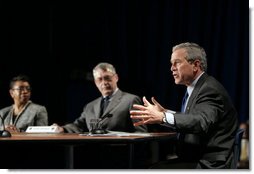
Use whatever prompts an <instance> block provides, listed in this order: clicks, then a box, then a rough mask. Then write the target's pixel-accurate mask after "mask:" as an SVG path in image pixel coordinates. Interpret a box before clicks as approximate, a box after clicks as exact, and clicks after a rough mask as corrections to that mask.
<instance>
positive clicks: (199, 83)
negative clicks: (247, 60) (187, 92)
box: [185, 73, 208, 113]
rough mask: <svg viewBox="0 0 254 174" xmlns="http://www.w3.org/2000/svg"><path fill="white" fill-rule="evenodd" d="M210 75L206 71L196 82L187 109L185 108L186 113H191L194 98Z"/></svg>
mask: <svg viewBox="0 0 254 174" xmlns="http://www.w3.org/2000/svg"><path fill="white" fill-rule="evenodd" d="M207 77H208V75H207V74H206V73H204V74H203V75H202V76H201V77H200V78H199V80H198V82H197V83H196V85H195V87H194V90H193V91H192V93H191V96H190V98H189V100H188V103H187V106H186V109H185V113H189V110H190V107H191V104H192V103H193V101H194V99H195V98H196V96H197V95H198V92H199V89H200V88H201V86H202V85H203V83H204V82H205V80H206V79H207Z"/></svg>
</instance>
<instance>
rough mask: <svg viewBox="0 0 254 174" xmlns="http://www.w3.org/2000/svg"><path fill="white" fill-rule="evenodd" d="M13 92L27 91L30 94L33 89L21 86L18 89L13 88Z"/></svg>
mask: <svg viewBox="0 0 254 174" xmlns="http://www.w3.org/2000/svg"><path fill="white" fill-rule="evenodd" d="M12 90H17V91H25V90H27V91H29V92H30V91H31V90H32V88H31V87H30V86H20V87H18V88H12Z"/></svg>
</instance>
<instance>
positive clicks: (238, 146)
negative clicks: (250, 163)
mask: <svg viewBox="0 0 254 174" xmlns="http://www.w3.org/2000/svg"><path fill="white" fill-rule="evenodd" d="M244 131H245V130H244V129H238V130H237V132H236V135H235V143H234V147H233V153H234V159H233V165H232V169H237V164H238V162H239V160H240V154H241V141H242V137H243V133H244Z"/></svg>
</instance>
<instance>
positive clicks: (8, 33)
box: [0, 0, 249, 123]
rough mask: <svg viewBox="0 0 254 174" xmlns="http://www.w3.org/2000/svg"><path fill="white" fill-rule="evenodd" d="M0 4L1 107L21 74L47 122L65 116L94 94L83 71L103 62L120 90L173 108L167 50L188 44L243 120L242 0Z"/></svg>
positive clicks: (245, 37)
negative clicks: (203, 57) (199, 50)
mask: <svg viewBox="0 0 254 174" xmlns="http://www.w3.org/2000/svg"><path fill="white" fill-rule="evenodd" d="M0 10H1V13H2V20H1V23H2V27H1V28H2V31H1V42H2V45H3V47H2V49H1V60H2V61H1V62H2V63H1V64H0V68H1V69H0V72H1V73H0V98H1V100H0V106H1V108H2V107H5V106H8V105H11V104H12V101H11V99H10V96H9V93H8V84H9V80H10V79H11V78H12V77H13V76H15V75H17V74H19V73H23V74H27V75H28V76H30V78H31V80H32V87H33V91H32V100H33V101H34V102H36V103H39V104H42V105H45V106H46V107H47V109H48V112H49V120H50V123H52V122H60V123H61V122H62V123H65V122H69V121H72V120H74V119H75V118H77V117H79V116H80V113H81V112H82V108H83V106H84V105H85V104H86V103H87V102H89V101H90V100H92V99H94V98H96V97H98V96H100V94H99V92H98V91H97V89H96V87H95V85H94V84H93V81H92V76H91V71H92V68H93V67H94V66H95V65H96V64H97V63H99V62H104V61H106V62H110V63H112V64H114V65H115V67H116V69H117V72H118V74H119V76H120V80H119V88H120V89H122V90H124V91H128V92H131V93H135V94H137V95H139V96H140V97H142V96H146V97H147V98H148V99H150V97H152V96H154V97H155V98H156V99H157V100H158V101H159V102H160V103H161V104H162V105H163V106H164V107H166V108H169V109H173V110H179V109H180V105H181V99H182V96H183V94H184V86H178V85H175V84H174V80H173V77H172V74H171V72H170V56H171V49H172V47H173V46H174V45H176V44H179V43H181V42H196V43H198V44H199V45H201V46H202V47H204V49H205V50H206V53H207V58H208V74H209V75H212V76H214V77H215V78H216V79H217V80H219V81H220V82H221V83H222V84H223V85H224V87H225V88H226V89H227V91H228V93H229V95H230V96H231V98H232V101H233V102H234V105H235V107H236V109H237V111H238V113H239V121H240V122H244V121H247V120H248V119H249V5H248V0H104V1H103V0H101V1H99V0H86V1H83V2H81V1H36V2H35V1H17V2H13V1H11V2H10V1H5V2H3V1H1V7H0Z"/></svg>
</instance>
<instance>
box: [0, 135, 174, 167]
mask: <svg viewBox="0 0 254 174" xmlns="http://www.w3.org/2000/svg"><path fill="white" fill-rule="evenodd" d="M175 137H176V133H174V132H171V133H150V134H149V135H147V134H133V135H131V134H130V135H128V136H116V135H107V136H103V135H102V136H100V135H99V136H88V135H80V134H70V133H63V134H31V133H29V134H28V133H17V134H13V135H12V137H10V138H0V147H1V149H2V154H5V155H4V156H5V158H4V159H8V160H9V161H12V160H13V159H14V158H15V156H16V155H15V154H16V153H15V151H17V152H19V153H21V152H20V151H22V150H19V149H20V147H26V150H24V151H30V150H34V151H32V152H33V153H34V155H31V154H30V156H32V157H30V158H32V159H30V160H31V161H32V162H34V164H37V163H35V161H36V160H37V157H36V154H37V152H38V153H39V152H40V151H41V150H42V149H43V148H44V147H46V146H47V147H48V149H47V150H45V152H43V153H44V154H45V153H47V152H48V151H50V150H51V149H53V148H54V147H57V148H56V149H55V150H52V152H50V153H56V155H57V153H59V154H63V153H64V156H65V158H64V159H63V161H64V163H65V166H64V168H70V169H71V168H74V163H75V161H74V155H75V154H74V148H75V147H76V146H79V145H85V144H126V145H127V146H128V149H129V153H128V158H129V160H128V163H129V164H128V168H135V166H134V164H135V162H134V161H135V159H134V154H135V153H136V152H135V145H136V144H140V143H144V142H160V141H167V140H173V139H174V138H175ZM60 146H61V147H64V149H65V150H63V149H61V150H63V152H61V153H60V152H57V151H58V149H59V148H58V147H60ZM92 146H93V145H92ZM38 147H39V148H38ZM3 148H4V149H3ZM11 152H12V154H13V155H11V156H12V157H9V158H8V154H10V153H11ZM24 154H26V153H25V152H24ZM24 154H22V156H26V155H24ZM27 154H29V152H27ZM22 156H21V157H20V158H21V160H22V158H23V157H22ZM45 156H47V155H45ZM52 156H53V157H54V155H52ZM38 158H39V157H38ZM45 158H47V157H45ZM57 160H58V159H57ZM60 160H62V159H60ZM41 161H43V162H44V161H48V160H47V159H46V160H41ZM41 161H40V162H41ZM53 161H54V160H53ZM55 161H56V160H55ZM18 163H19V162H18ZM7 164H8V163H7ZM11 164H13V165H14V162H11ZM11 164H9V165H7V167H8V168H12V165H11ZM2 165H4V164H3V163H2ZM2 165H1V164H0V166H1V168H6V166H2ZM32 167H33V166H31V168H32ZM14 168H15V167H14ZM21 168H22V166H21ZM25 168H26V167H25ZM42 168H43V167H42Z"/></svg>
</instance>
